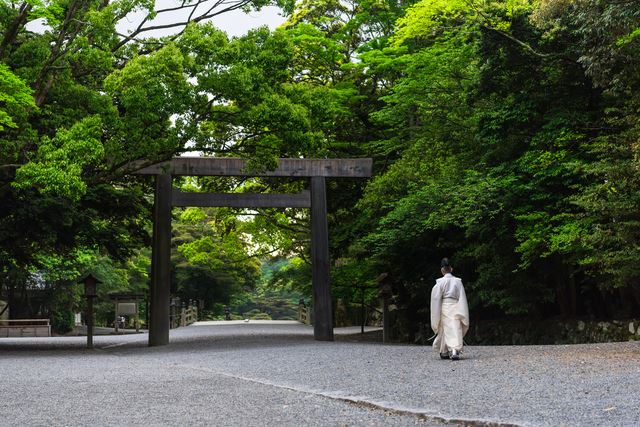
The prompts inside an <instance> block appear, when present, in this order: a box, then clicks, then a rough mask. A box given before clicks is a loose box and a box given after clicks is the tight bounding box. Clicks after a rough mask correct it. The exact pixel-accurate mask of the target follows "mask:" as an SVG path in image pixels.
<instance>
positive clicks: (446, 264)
mask: <svg viewBox="0 0 640 427" xmlns="http://www.w3.org/2000/svg"><path fill="white" fill-rule="evenodd" d="M440 268H445V269H447V270H449V269H450V268H451V263H450V262H449V258H442V261H440Z"/></svg>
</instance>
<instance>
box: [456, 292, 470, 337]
mask: <svg viewBox="0 0 640 427" xmlns="http://www.w3.org/2000/svg"><path fill="white" fill-rule="evenodd" d="M457 311H458V315H459V316H460V321H461V322H462V335H463V336H464V335H465V334H466V333H467V331H468V330H469V304H468V303H467V294H466V293H465V291H464V286H462V282H460V297H459V298H458V310H457Z"/></svg>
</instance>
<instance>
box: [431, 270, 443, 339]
mask: <svg viewBox="0 0 640 427" xmlns="http://www.w3.org/2000/svg"><path fill="white" fill-rule="evenodd" d="M441 310H442V289H441V288H440V285H439V284H437V283H436V285H435V286H434V287H433V289H432V290H431V329H433V332H434V333H436V334H437V333H438V328H439V327H440V312H441Z"/></svg>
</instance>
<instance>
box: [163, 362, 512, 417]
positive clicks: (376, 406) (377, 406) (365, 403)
mask: <svg viewBox="0 0 640 427" xmlns="http://www.w3.org/2000/svg"><path fill="white" fill-rule="evenodd" d="M169 366H171V367H172V368H188V369H193V370H196V371H201V372H207V373H210V374H214V375H219V376H223V377H226V378H231V379H236V380H240V381H247V382H252V383H255V384H261V385H265V386H269V387H276V388H280V389H284V390H290V391H294V392H298V393H305V394H311V395H314V396H319V397H324V398H327V399H332V400H337V401H341V402H345V403H348V404H350V405H354V406H358V407H363V408H369V409H373V410H377V411H383V412H387V413H390V414H394V415H405V416H414V417H417V418H420V419H422V420H425V421H433V422H439V423H443V424H457V425H463V426H469V427H524V425H523V424H514V423H505V422H501V421H494V420H483V419H470V418H448V417H446V416H443V415H433V414H429V413H426V412H423V411H419V410H411V409H401V408H394V407H392V406H388V405H386V404H383V403H380V402H374V401H370V400H365V399H358V398H355V397H349V396H345V395H340V394H339V393H336V392H333V393H331V392H323V391H316V390H312V389H307V388H302V387H296V386H290V385H283V384H277V383H274V382H272V381H268V380H260V379H256V378H248V377H243V376H239V375H233V374H228V373H225V372H219V371H215V370H213V369H207V368H203V367H198V366H188V365H180V364H171V365H169Z"/></svg>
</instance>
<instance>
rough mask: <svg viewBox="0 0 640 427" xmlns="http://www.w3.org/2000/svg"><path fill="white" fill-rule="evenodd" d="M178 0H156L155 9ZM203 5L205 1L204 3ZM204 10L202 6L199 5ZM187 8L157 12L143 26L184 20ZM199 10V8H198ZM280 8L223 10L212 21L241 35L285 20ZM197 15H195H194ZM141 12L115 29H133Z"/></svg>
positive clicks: (155, 33)
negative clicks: (249, 10) (154, 17)
mask: <svg viewBox="0 0 640 427" xmlns="http://www.w3.org/2000/svg"><path fill="white" fill-rule="evenodd" d="M181 3H182V1H180V0H156V10H161V9H165V8H170V7H175V6H177V5H179V4H181ZM204 4H205V5H206V4H207V3H204ZM201 9H202V10H203V11H204V8H203V7H201ZM190 11H191V9H189V10H185V11H182V12H181V13H176V12H169V13H162V14H159V15H158V16H157V17H156V19H154V20H153V21H151V22H148V23H146V24H145V27H149V26H153V25H158V24H168V23H171V22H176V21H185V20H186V18H187V16H188V15H189V12H190ZM198 11H200V9H198ZM279 13H280V9H279V8H277V7H273V6H269V7H264V8H262V9H261V10H260V11H259V12H250V13H244V12H242V11H241V10H234V11H231V12H225V13H223V14H221V15H219V16H216V17H214V18H212V19H211V20H210V21H211V22H213V23H214V24H215V25H216V26H217V27H218V28H220V29H221V30H223V31H225V32H226V33H227V34H228V35H229V36H241V35H243V34H246V33H247V31H249V30H250V29H252V28H257V27H262V26H265V25H266V26H268V27H269V28H271V29H274V28H276V27H277V26H279V25H280V24H282V23H283V22H284V21H285V18H284V17H283V16H281V15H279ZM196 16H197V15H196ZM143 17H144V14H143V13H134V14H129V15H128V16H127V17H126V18H125V19H123V20H121V21H120V22H119V23H118V25H117V26H116V29H117V30H118V32H120V33H122V34H127V33H128V32H129V31H131V30H133V29H135V28H136V27H137V26H138V25H139V23H140V21H141V20H142V19H143ZM178 29H179V28H173V29H169V30H159V31H149V32H145V33H144V34H145V36H147V37H149V36H154V37H158V36H163V35H169V34H172V33H175V32H176V31H177V30H178Z"/></svg>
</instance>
